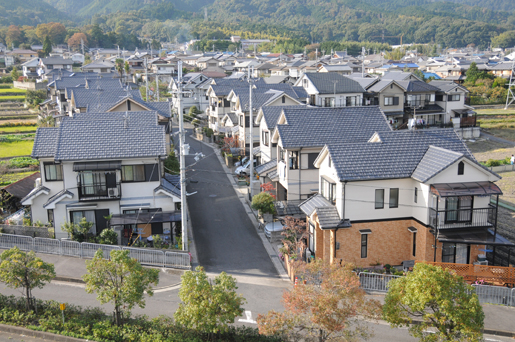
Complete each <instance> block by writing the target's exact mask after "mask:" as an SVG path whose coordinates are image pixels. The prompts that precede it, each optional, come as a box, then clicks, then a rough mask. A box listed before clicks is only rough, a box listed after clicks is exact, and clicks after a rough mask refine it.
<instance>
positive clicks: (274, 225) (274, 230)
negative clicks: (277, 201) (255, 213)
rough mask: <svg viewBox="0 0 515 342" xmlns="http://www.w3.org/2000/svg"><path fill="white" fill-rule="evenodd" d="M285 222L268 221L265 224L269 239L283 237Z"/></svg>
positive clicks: (266, 234)
mask: <svg viewBox="0 0 515 342" xmlns="http://www.w3.org/2000/svg"><path fill="white" fill-rule="evenodd" d="M283 227H284V226H283V223H282V222H281V221H275V222H270V223H267V224H266V226H265V236H266V237H267V239H269V240H270V239H276V238H280V237H281V232H282V231H283Z"/></svg>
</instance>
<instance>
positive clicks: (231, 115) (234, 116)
mask: <svg viewBox="0 0 515 342" xmlns="http://www.w3.org/2000/svg"><path fill="white" fill-rule="evenodd" d="M225 115H227V116H228V117H229V119H231V121H232V124H233V125H234V126H236V125H237V124H238V115H237V114H236V113H232V112H231V113H227V114H225Z"/></svg>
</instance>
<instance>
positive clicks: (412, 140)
mask: <svg viewBox="0 0 515 342" xmlns="http://www.w3.org/2000/svg"><path fill="white" fill-rule="evenodd" d="M431 146H432V147H433V148H432V149H431V151H430V152H429V154H428V156H427V158H426V159H425V160H423V158H424V156H425V155H426V153H427V152H428V149H429V148H430V147H431ZM326 148H327V150H328V152H329V154H330V156H331V160H332V162H333V165H334V168H335V169H336V173H337V176H338V178H339V180H340V181H345V180H347V181H353V180H372V179H394V178H409V177H415V176H416V177H418V178H420V179H426V178H427V177H428V175H429V174H431V173H434V172H438V170H440V169H441V168H442V167H444V166H442V165H448V164H449V163H450V161H452V160H456V159H454V158H459V157H465V158H467V159H469V160H471V161H472V162H474V163H476V161H475V159H474V157H473V155H472V154H471V153H470V151H469V150H468V148H467V146H466V145H465V143H464V142H463V141H462V140H461V139H460V137H459V136H458V135H457V134H456V132H455V131H454V129H438V130H415V131H393V132H378V133H377V134H375V139H373V140H370V142H366V143H346V142H338V141H337V140H335V141H334V142H330V143H328V145H327V146H326ZM324 150H325V148H324ZM444 150H445V151H449V152H444ZM434 158H440V159H441V161H439V162H438V163H437V164H436V165H433V166H431V167H429V166H428V165H427V163H429V162H431V160H434ZM422 160H423V163H422V165H421V167H420V169H419V170H418V171H417V173H416V174H415V170H416V169H417V168H418V166H419V164H420V163H421V161H422ZM478 165H479V164H478ZM488 172H490V171H488ZM492 174H493V173H492ZM494 175H495V174H494ZM496 176H497V175H496Z"/></svg>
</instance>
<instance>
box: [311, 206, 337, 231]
mask: <svg viewBox="0 0 515 342" xmlns="http://www.w3.org/2000/svg"><path fill="white" fill-rule="evenodd" d="M316 212H317V216H318V223H319V224H320V228H321V229H332V228H337V227H338V226H339V225H340V224H342V223H343V222H342V220H341V219H340V215H338V210H336V207H335V206H334V205H332V206H330V207H322V208H316Z"/></svg>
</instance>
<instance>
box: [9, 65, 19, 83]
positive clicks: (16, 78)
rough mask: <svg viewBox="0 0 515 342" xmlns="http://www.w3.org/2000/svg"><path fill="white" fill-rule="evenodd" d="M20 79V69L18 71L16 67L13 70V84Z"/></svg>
mask: <svg viewBox="0 0 515 342" xmlns="http://www.w3.org/2000/svg"><path fill="white" fill-rule="evenodd" d="M18 77H20V74H19V73H18V69H16V67H14V68H13V69H12V70H11V78H12V79H13V82H14V81H18Z"/></svg>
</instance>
